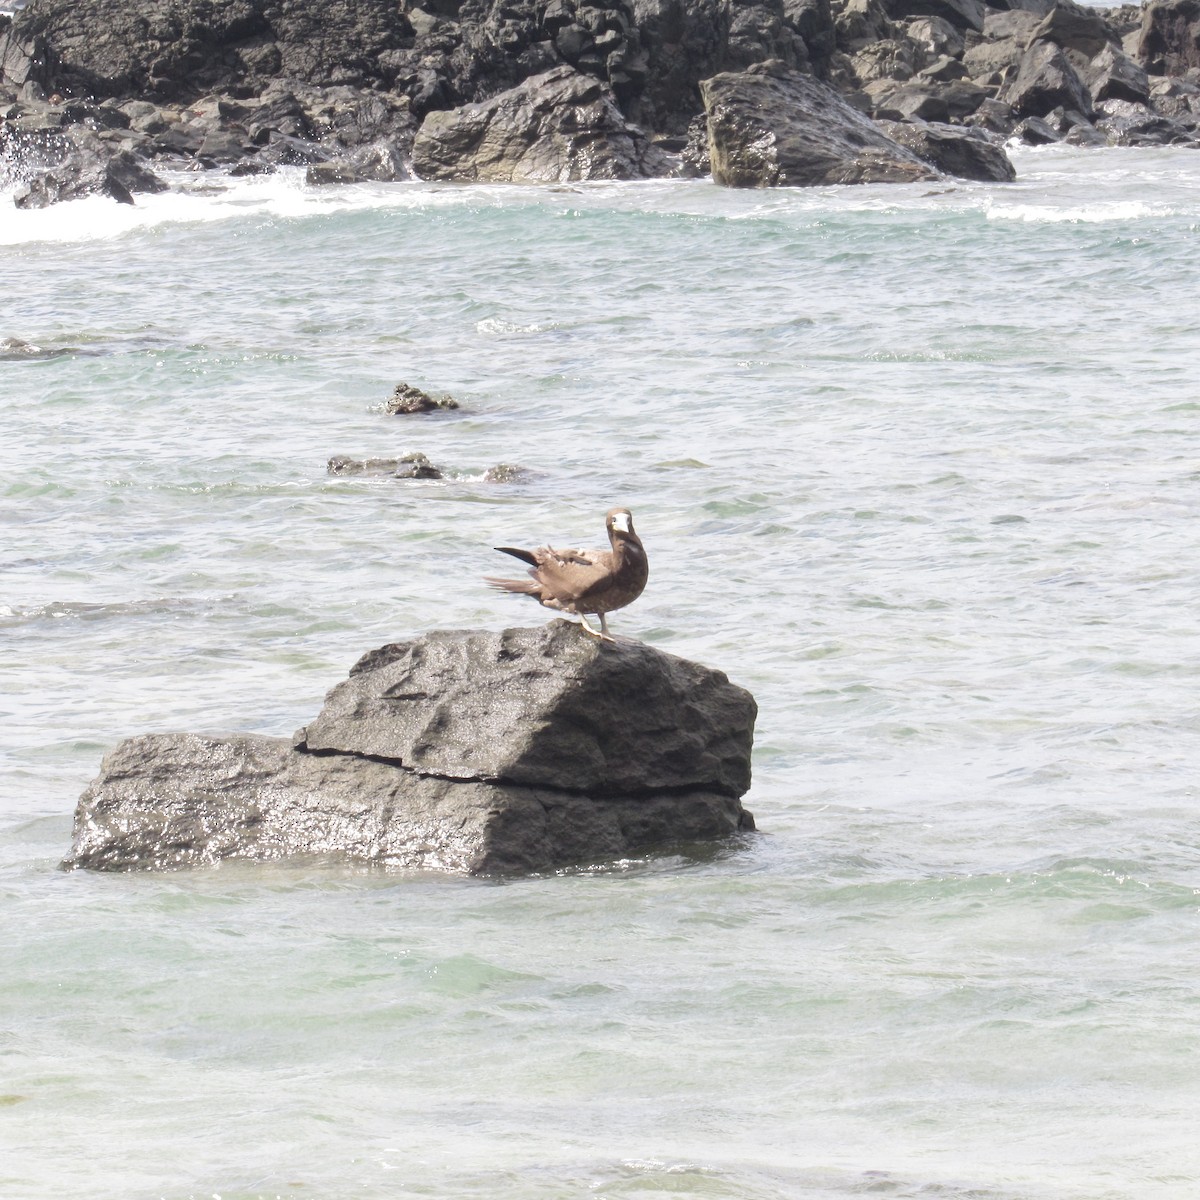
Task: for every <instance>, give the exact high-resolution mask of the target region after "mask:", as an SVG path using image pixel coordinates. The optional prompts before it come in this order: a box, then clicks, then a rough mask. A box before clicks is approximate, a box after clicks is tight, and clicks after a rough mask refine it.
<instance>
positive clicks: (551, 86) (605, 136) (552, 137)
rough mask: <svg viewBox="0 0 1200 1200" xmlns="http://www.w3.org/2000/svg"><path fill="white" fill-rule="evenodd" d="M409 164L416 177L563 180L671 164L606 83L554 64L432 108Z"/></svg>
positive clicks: (641, 173) (648, 174)
mask: <svg viewBox="0 0 1200 1200" xmlns="http://www.w3.org/2000/svg"><path fill="white" fill-rule="evenodd" d="M413 170H414V171H415V172H416V173H417V175H418V176H419V177H420V178H421V179H438V180H455V181H459V182H471V183H567V182H570V181H573V180H585V179H651V178H654V177H655V176H660V175H665V174H667V173H668V171H669V170H670V163H669V160H668V159H667V157H666V155H664V154H663V153H662V151H660V150H658V149H657V148H656V147H655V146H654V145H653V144H652V143H651V142H650V140H649V138H647V137H646V135H645V134H644V133H643V132H642V131H641V130H640V129H638V128H637V126H635V125H631V124H630V123H629V122H628V121H626V120H625V118H624V117H623V116H622V115H621V110H620V109H619V108H618V107H617V103H616V98H615V97H614V96H613V94H612V92H611V91H610V90H609V89H608V88H606V87H605V86H604V85H603V84H601V83H600V82H599V81H598V80H596V79H593V78H591V77H590V76H587V75H581V74H580V73H579V72H578V71H576V70H574V68H572V67H556V68H555V69H554V70H553V71H548V72H547V73H546V74H545V75H538V76H535V77H534V78H532V79H527V80H525V82H524V83H522V84H519V85H518V86H517V87H515V88H512V89H510V90H509V91H507V92H502V93H501V94H500V95H499V96H495V97H493V98H492V99H491V100H485V101H482V102H481V103H479V104H468V105H466V106H464V107H463V108H456V109H453V110H451V111H450V112H434V113H430V114H429V115H428V116H427V117H426V118H425V120H424V122H423V124H422V125H421V128H420V129H419V130H418V131H417V136H416V140H415V141H414V142H413Z"/></svg>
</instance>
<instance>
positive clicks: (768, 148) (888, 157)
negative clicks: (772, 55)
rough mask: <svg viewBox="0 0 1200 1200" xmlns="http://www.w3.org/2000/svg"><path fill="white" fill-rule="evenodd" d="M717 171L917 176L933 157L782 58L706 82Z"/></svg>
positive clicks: (792, 180)
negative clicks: (900, 141)
mask: <svg viewBox="0 0 1200 1200" xmlns="http://www.w3.org/2000/svg"><path fill="white" fill-rule="evenodd" d="M702 90H703V94H704V104H705V109H706V111H707V114H708V143H709V158H710V162H711V166H712V176H713V179H714V180H715V181H716V182H717V183H721V184H725V185H727V186H729V187H776V186H783V187H787V186H811V185H818V184H828V183H912V182H914V181H918V180H925V179H933V178H936V174H935V172H934V171H932V170H931V169H930V167H929V164H928V163H926V162H925V161H924V160H922V159H920V158H918V157H917V156H916V155H915V154H913V153H912V152H911V151H910V150H906V149H905V148H904V147H903V146H900V145H897V143H896V142H894V141H892V140H891V139H890V138H888V137H887V136H885V135H884V134H883V133H882V132H881V131H880V130H879V129H878V128H877V127H876V126H875V124H874V123H873V122H872V121H871V120H870V119H869V118H868V117H865V116H863V114H862V113H860V112H858V111H856V110H855V109H853V108H851V107H850V106H849V105H848V104H847V103H846V102H845V101H844V100H842V99H841V97H839V96H838V95H837V94H836V93H835V92H834V91H832V89H830V88H828V87H826V86H825V85H824V84H822V83H821V82H819V81H818V80H816V79H813V78H812V77H811V76H807V75H797V74H795V73H794V72H786V71H781V70H780V69H779V68H778V66H777V65H775V64H766V65H764V66H763V67H759V68H751V69H750V70H748V71H743V72H741V73H739V74H736V75H734V74H725V75H717V76H716V77H714V78H713V79H708V80H705V82H704V84H703V85H702Z"/></svg>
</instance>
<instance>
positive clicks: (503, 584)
mask: <svg viewBox="0 0 1200 1200" xmlns="http://www.w3.org/2000/svg"><path fill="white" fill-rule="evenodd" d="M483 582H484V583H486V584H487V585H488V586H489V587H494V588H495V589H496V591H498V592H514V593H515V594H516V595H518V596H540V595H541V593H542V585H541V584H540V583H538V581H537V580H536V579H493V578H492V577H491V576H490V575H485V576H484V577H483Z"/></svg>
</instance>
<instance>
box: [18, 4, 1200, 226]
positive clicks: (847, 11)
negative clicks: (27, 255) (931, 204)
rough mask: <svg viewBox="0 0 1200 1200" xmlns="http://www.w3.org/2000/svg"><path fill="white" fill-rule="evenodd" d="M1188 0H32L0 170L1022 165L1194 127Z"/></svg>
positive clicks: (761, 181) (484, 175) (662, 170)
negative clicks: (1033, 146) (1056, 153)
mask: <svg viewBox="0 0 1200 1200" xmlns="http://www.w3.org/2000/svg"><path fill="white" fill-rule="evenodd" d="M1198 47H1200V8H1197V5H1196V2H1195V0H1156V2H1154V3H1151V4H1148V5H1145V6H1143V7H1136V6H1132V5H1127V6H1124V7H1121V8H1109V9H1098V8H1084V7H1081V6H1079V5H1077V4H1075V3H1073V2H1072V0H1063V2H1062V3H1059V4H1052V3H1051V2H1050V0H1002V3H1001V4H999V5H988V4H984V3H982V2H981V0H762V2H755V0H750V2H749V3H740V2H734V0H423V3H421V4H417V3H414V2H413V0H400V3H399V4H397V3H395V0H329V2H328V3H325V4H322V5H320V6H317V5H313V4H310V3H307V2H306V0H170V2H168V3H165V4H164V3H161V2H160V0H96V2H95V3H93V4H89V5H78V4H74V3H71V2H70V0H29V3H28V5H27V6H26V7H24V8H22V9H20V10H18V11H15V12H13V13H11V14H10V15H0V184H2V185H3V186H5V187H6V189H8V190H12V191H13V193H14V199H15V202H16V204H17V205H18V206H22V207H38V206H43V205H46V204H50V203H54V202H56V201H59V200H68V199H73V198H76V197H78V196H82V195H87V194H90V193H93V192H103V193H107V194H108V195H111V196H113V197H114V198H115V199H117V200H120V201H124V202H131V201H132V200H133V198H134V196H135V195H136V194H137V193H139V192H152V191H157V190H161V189H162V188H164V187H166V186H167V184H166V183H165V182H164V180H163V179H162V177H161V176H162V174H164V173H166V174H172V173H174V172H177V171H179V170H190V171H216V172H228V173H229V174H232V175H245V174H259V173H264V172H270V171H274V170H277V169H279V168H280V167H288V166H292V167H303V168H305V170H306V177H307V179H308V182H309V183H310V184H313V185H317V184H336V183H345V182H356V181H367V180H375V181H393V180H403V179H409V178H413V177H416V178H420V179H431V180H442V181H449V182H456V181H463V182H505V181H518V182H568V181H575V180H591V179H644V178H655V177H669V176H692V177H695V176H704V175H707V174H708V173H709V172H710V171H711V172H712V174H713V177H714V179H716V181H717V182H718V183H725V184H729V185H731V186H771V185H777V184H783V185H795V184H806V183H823V182H887V181H893V180H911V179H920V178H935V177H937V176H938V175H939V174H947V175H952V176H953V175H957V176H962V177H966V178H972V179H985V180H995V181H997V182H1003V181H1005V180H1007V179H1011V178H1012V177H1013V175H1012V168H1011V164H1010V163H1008V160H1007V158H1006V156H1005V155H1004V152H1003V149H1002V147H1003V144H1004V143H1005V142H1006V141H1007V140H1008V139H1010V138H1016V139H1018V140H1020V141H1024V142H1028V143H1048V142H1055V141H1065V142H1068V143H1070V144H1072V145H1079V146H1093V145H1095V146H1099V145H1122V146H1138V145H1154V146H1158V145H1186V146H1200V133H1198V130H1197V125H1198V122H1200V49H1198Z"/></svg>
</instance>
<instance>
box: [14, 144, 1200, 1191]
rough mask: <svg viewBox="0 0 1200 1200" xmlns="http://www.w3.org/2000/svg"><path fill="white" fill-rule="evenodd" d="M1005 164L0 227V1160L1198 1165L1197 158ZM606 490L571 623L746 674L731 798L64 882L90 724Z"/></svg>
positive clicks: (64, 1171)
mask: <svg viewBox="0 0 1200 1200" xmlns="http://www.w3.org/2000/svg"><path fill="white" fill-rule="evenodd" d="M1016 161H1017V166H1018V170H1019V171H1020V175H1021V179H1020V182H1019V183H1018V184H1016V185H1015V186H1012V187H1006V188H999V187H993V188H987V187H983V186H976V185H970V184H962V185H960V184H954V185H946V186H944V187H933V188H930V187H920V186H918V187H912V188H908V187H903V188H860V189H815V190H812V191H802V192H794V193H785V192H776V193H750V194H747V193H734V192H728V191H722V190H719V189H716V188H713V187H712V186H710V185H707V184H703V183H653V184H638V185H599V186H589V187H583V188H578V189H559V188H545V189H525V188H513V189H480V188H439V187H433V186H429V185H420V184H413V185H408V184H402V185H379V186H371V187H366V186H364V187H362V188H345V189H340V190H337V191H334V192H329V191H308V190H306V189H305V188H304V187H303V186H302V185H301V184H300V183H299V182H298V181H297V180H295V179H289V178H279V179H272V180H267V181H261V180H260V181H253V180H242V181H232V183H231V185H230V187H229V188H228V190H226V191H223V192H219V193H213V192H208V191H197V192H196V193H193V194H189V195H178V194H174V195H168V196H163V197H147V198H145V200H144V202H143V203H142V204H140V205H139V206H138V208H137V209H136V210H129V209H126V208H120V207H119V206H115V205H109V204H107V203H104V202H101V201H95V202H93V201H88V202H85V203H83V204H77V205H69V206H62V207H60V208H57V209H50V210H46V211H45V212H41V213H19V212H15V211H14V212H11V213H10V214H9V215H8V216H6V217H4V218H3V220H2V222H0V264H2V267H0V270H2V271H3V281H4V283H5V285H6V286H5V294H6V296H7V297H8V300H7V302H6V307H5V313H4V318H3V319H4V325H3V327H0V339H3V338H6V337H11V338H20V339H23V340H24V341H25V342H27V343H30V344H32V345H33V346H36V347H37V348H38V353H37V354H35V355H29V354H18V353H14V352H9V353H7V355H6V356H4V357H2V358H0V415H2V425H0V497H2V503H0V647H2V648H3V654H0V929H2V930H3V935H2V938H0V962H2V964H3V970H2V971H0V1146H3V1147H4V1148H5V1152H4V1153H3V1154H2V1155H0V1195H3V1196H6V1197H7V1196H13V1197H22V1198H25V1197H28V1198H31V1200H41V1198H43V1197H46V1198H49V1197H55V1198H56V1200H58V1198H60V1197H61V1196H63V1195H72V1194H76V1195H81V1196H87V1197H89V1198H99V1200H107V1198H109V1197H112V1198H113V1200H116V1198H121V1200H130V1198H138V1200H140V1198H143V1197H145V1198H151V1197H170V1198H184V1197H204V1198H207V1197H211V1196H213V1195H219V1196H221V1197H222V1198H223V1200H231V1198H238V1200H242V1198H247V1200H248V1198H250V1197H260V1196H261V1197H276V1196H280V1197H288V1198H289V1200H293V1198H294V1200H302V1198H305V1197H313V1198H320V1200H335V1198H355V1200H358V1198H362V1200H373V1198H374V1197H384V1196H388V1197H392V1196H395V1195H398V1194H406V1195H417V1196H430V1197H438V1198H439V1200H441V1198H446V1200H449V1198H451V1197H461V1196H481V1197H482V1196H488V1197H494V1196H505V1197H517V1198H519V1200H527V1198H528V1200H542V1198H546V1200H550V1198H557V1197H567V1196H577V1195H578V1196H596V1197H638V1198H639V1200H645V1198H650V1197H658V1196H672V1197H697V1198H708V1197H720V1198H722V1200H724V1198H726V1197H730V1198H737V1200H742V1198H746V1200H777V1198H778V1200H784V1198H788V1200H790V1198H802V1200H809V1198H822V1200H823V1198H825V1197H852V1196H858V1195H885V1196H894V1197H930V1196H937V1197H952V1198H958V1197H962V1198H965V1197H973V1198H974V1197H983V1198H986V1200H1025V1198H1036V1200H1043V1198H1044V1200H1132V1198H1137V1200H1144V1198H1149V1200H1165V1198H1174V1197H1181V1198H1182V1197H1189V1196H1193V1195H1195V1193H1196V1188H1197V1185H1198V1182H1200V1151H1197V1149H1196V1137H1195V1116H1194V1114H1195V1111H1196V1106H1197V1102H1198V1101H1200V1085H1198V1084H1197V1082H1196V1081H1197V1079H1198V1078H1200V1071H1198V1066H1200V1064H1198V1063H1197V1050H1196V1046H1197V1044H1198V1038H1197V1034H1198V1033H1200V1000H1198V999H1197V991H1196V979H1197V968H1198V967H1200V954H1198V952H1197V934H1198V932H1200V893H1198V892H1197V888H1200V815H1198V813H1197V804H1196V784H1195V768H1196V764H1197V762H1200V703H1198V702H1197V699H1196V690H1195V683H1194V681H1195V674H1196V662H1197V658H1198V655H1200V638H1198V636H1197V632H1196V622H1195V620H1194V619H1193V615H1192V610H1193V604H1192V601H1193V598H1194V596H1195V593H1196V582H1197V568H1196V565H1195V564H1196V562H1197V561H1198V555H1197V540H1198V539H1197V535H1196V532H1195V530H1196V528H1197V522H1196V516H1197V510H1198V508H1200V499H1198V489H1197V485H1198V482H1200V461H1198V455H1197V435H1198V432H1200V395H1198V394H1197V389H1196V384H1195V379H1196V376H1197V372H1196V366H1197V362H1198V359H1200V327H1198V326H1197V323H1196V321H1195V312H1196V311H1197V301H1198V300H1200V271H1198V269H1197V267H1196V265H1195V263H1196V255H1195V250H1196V239H1197V229H1198V225H1200V158H1197V157H1196V156H1194V155H1191V154H1189V153H1188V152H1187V151H1184V150H1163V151H1129V150H1113V151H1088V152H1085V151H1067V150H1058V149H1053V150H1048V151H1037V152H1032V151H1025V152H1019V153H1018V154H1017V156H1016ZM402 380H403V381H406V382H409V383H414V384H417V385H419V386H421V387H423V388H425V389H427V390H429V391H432V392H435V393H441V392H450V393H452V394H453V395H454V396H455V397H456V398H457V399H458V400H459V402H460V403H461V404H462V406H463V407H462V410H461V411H460V412H459V413H456V414H450V415H439V416H434V417H425V418H409V419H393V418H388V417H386V416H385V415H384V414H383V413H382V411H381V406H382V404H383V403H384V401H385V400H386V398H387V396H388V395H389V394H390V393H391V390H392V388H393V387H394V386H395V384H396V383H398V382H400V381H402ZM409 450H421V451H423V452H424V453H426V454H428V456H429V457H430V459H432V460H433V462H435V463H436V464H438V465H439V466H441V467H443V468H444V469H445V470H446V471H447V472H448V478H447V479H446V480H444V481H441V482H426V481H406V482H398V481H393V480H387V479H364V478H344V477H338V478H334V477H330V476H328V475H327V474H326V473H325V462H326V459H327V458H328V457H329V456H330V455H332V454H351V455H354V456H357V457H364V456H382V455H395V454H397V453H401V452H405V451H409ZM497 463H519V464H521V465H523V466H524V467H526V468H527V469H528V472H529V475H528V478H527V479H526V481H524V482H521V483H518V484H509V485H501V484H493V483H489V482H487V481H485V480H484V478H483V473H484V471H485V470H486V469H487V468H488V467H490V466H493V465H495V464H497ZM618 503H623V504H628V505H629V506H630V507H631V508H632V509H633V510H634V512H635V515H636V519H637V523H638V528H639V530H640V532H641V533H642V536H643V538H644V540H645V542H646V545H647V548H648V551H649V555H650V560H651V567H652V570H651V582H650V586H649V588H648V589H647V592H646V594H645V595H644V596H643V597H642V598H641V599H640V600H639V601H638V602H637V603H636V604H635V605H633V606H632V607H630V608H629V609H627V610H624V611H623V612H621V613H619V614H617V615H616V616H615V618H614V620H613V625H614V629H615V630H616V631H617V632H620V633H624V634H628V635H631V636H636V637H640V638H643V639H645V640H647V641H649V642H652V643H653V644H655V645H658V646H661V647H662V648H664V649H667V650H670V651H672V652H673V653H677V654H682V655H686V656H688V657H693V658H696V659H699V660H701V661H704V662H707V663H709V664H711V665H714V666H717V667H720V668H722V669H724V670H726V671H727V672H728V673H729V674H730V675H731V677H732V678H734V679H735V680H736V681H737V682H739V683H742V684H743V685H745V686H747V687H749V688H750V689H751V690H752V691H753V692H754V693H755V695H756V697H757V698H758V701H759V706H760V710H761V715H760V721H759V728H758V737H757V743H756V757H755V784H754V788H753V790H752V792H751V793H750V795H749V796H748V797H747V804H748V806H749V807H750V808H751V809H752V810H753V811H754V813H755V815H756V817H757V820H758V824H759V827H760V830H761V833H760V834H759V835H757V836H754V837H752V838H748V839H746V840H744V841H741V842H738V843H735V844H732V845H730V846H728V847H723V848H721V849H720V850H718V851H716V852H714V853H713V855H712V856H711V857H709V858H707V859H705V860H703V861H692V860H684V859H681V858H678V857H670V856H668V857H660V858H651V859H647V860H638V861H633V862H628V863H622V864H619V865H618V866H616V867H614V868H613V869H611V870H606V871H595V870H593V871H586V872H575V873H564V874H562V875H560V876H556V877H553V878H548V879H537V880H529V881H522V882H514V883H506V884H502V885H498V884H493V883H487V882H481V881H464V880H459V879H454V878H443V877H438V876H418V877H413V876H405V875H396V874H386V873H381V872H375V871H365V870H360V869H356V868H348V867H345V866H337V865H331V864H328V865H313V864H308V865H304V866H294V867H288V866H274V867H269V868H267V867H249V866H245V865H241V866H236V867H226V868H222V869H220V870H216V871H211V872H205V873H197V874H177V875H170V876H158V877H133V876H119V877H111V878H106V877H98V876H94V875H88V874H86V873H74V874H65V873H62V872H60V871H58V870H57V869H56V867H57V863H58V860H59V859H60V858H61V856H62V855H63V853H64V852H65V851H66V849H67V846H68V844H69V840H70V827H71V810H72V807H73V805H74V802H75V799H76V798H77V797H78V795H79V793H80V792H81V791H82V790H83V787H84V786H85V785H86V783H87V782H88V780H89V779H90V778H92V777H93V776H94V774H95V773H96V769H97V767H98V765H99V760H100V757H101V756H102V754H103V753H104V751H105V750H106V749H107V748H108V747H110V746H111V745H113V744H114V743H115V742H116V741H118V740H119V739H120V738H121V737H123V736H126V735H128V734H132V733H137V732H145V731H151V730H168V729H195V730H253V731H259V732H265V733H270V734H280V735H286V734H289V733H290V732H291V731H292V730H293V729H294V728H296V727H297V726H298V725H300V724H302V723H303V722H304V721H305V720H306V719H307V718H309V717H311V716H312V715H313V714H314V713H315V712H316V710H317V709H318V708H319V706H320V703H321V699H322V696H323V694H324V692H325V691H326V690H327V689H328V688H329V687H331V686H333V684H335V683H336V682H337V681H338V680H339V679H340V678H341V677H342V676H343V675H344V674H345V672H346V670H347V669H348V667H349V666H350V664H351V663H352V662H353V661H354V660H355V659H356V658H357V657H358V656H359V654H360V653H361V652H362V651H364V650H366V649H368V648H370V647H372V646H375V645H378V644H381V643H382V642H384V641H388V640H396V639H399V638H403V637H405V636H408V635H412V634H416V633H419V632H421V631H423V630H425V629H429V628H439V627H488V628H502V627H504V626H505V625H509V624H518V623H534V622H537V621H539V620H541V619H542V618H541V612H540V610H538V609H537V608H535V607H534V606H533V605H531V604H528V603H526V602H524V601H521V600H518V599H514V598H512V597H503V596H497V595H494V594H493V593H490V592H489V591H488V590H487V589H486V588H485V587H484V586H483V585H482V582H481V577H482V576H483V575H485V574H487V573H489V572H491V571H493V570H494V569H495V567H496V565H497V561H496V556H495V555H494V553H493V552H492V550H491V549H490V548H491V547H492V546H494V545H497V544H502V543H504V542H515V543H516V544H522V543H523V542H530V543H532V542H538V541H542V540H550V541H555V540H562V541H565V542H567V543H568V544H577V543H579V542H584V543H587V542H588V541H589V539H590V540H591V541H596V540H598V539H599V538H600V536H601V535H602V519H603V513H604V511H605V510H606V509H607V508H609V507H611V506H613V505H614V504H618Z"/></svg>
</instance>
